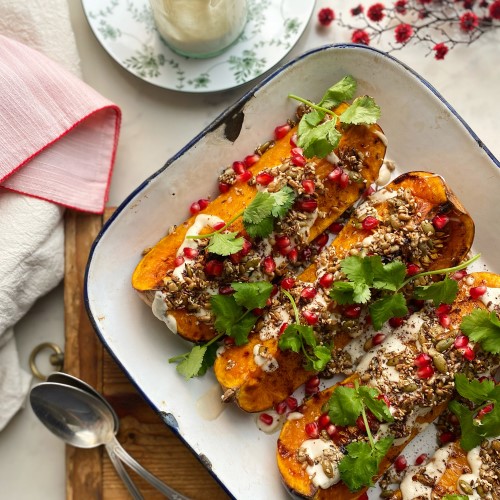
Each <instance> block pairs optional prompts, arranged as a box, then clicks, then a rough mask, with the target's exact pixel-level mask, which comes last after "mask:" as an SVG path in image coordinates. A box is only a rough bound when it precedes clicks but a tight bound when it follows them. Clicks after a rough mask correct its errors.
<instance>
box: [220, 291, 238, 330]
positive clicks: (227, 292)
mask: <svg viewBox="0 0 500 500" xmlns="http://www.w3.org/2000/svg"><path fill="white" fill-rule="evenodd" d="M234 292H235V290H234V288H233V287H232V286H231V285H221V286H220V287H219V294H220V295H232V294H233V293H234ZM230 338H231V337H230Z"/></svg>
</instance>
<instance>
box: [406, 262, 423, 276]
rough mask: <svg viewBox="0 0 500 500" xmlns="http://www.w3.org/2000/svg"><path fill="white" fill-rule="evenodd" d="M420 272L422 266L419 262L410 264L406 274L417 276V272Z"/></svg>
mask: <svg viewBox="0 0 500 500" xmlns="http://www.w3.org/2000/svg"><path fill="white" fill-rule="evenodd" d="M419 272H420V267H418V266H417V264H408V265H407V266H406V274H407V275H408V276H415V274H418V273H419Z"/></svg>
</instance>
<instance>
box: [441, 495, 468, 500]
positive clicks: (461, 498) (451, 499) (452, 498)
mask: <svg viewBox="0 0 500 500" xmlns="http://www.w3.org/2000/svg"><path fill="white" fill-rule="evenodd" d="M443 500H469V496H468V495H445V496H444V497H443Z"/></svg>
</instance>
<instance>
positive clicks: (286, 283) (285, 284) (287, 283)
mask: <svg viewBox="0 0 500 500" xmlns="http://www.w3.org/2000/svg"><path fill="white" fill-rule="evenodd" d="M294 285H295V280H294V279H293V278H283V279H282V280H281V288H284V289H285V290H291V289H292V288H293V286H294Z"/></svg>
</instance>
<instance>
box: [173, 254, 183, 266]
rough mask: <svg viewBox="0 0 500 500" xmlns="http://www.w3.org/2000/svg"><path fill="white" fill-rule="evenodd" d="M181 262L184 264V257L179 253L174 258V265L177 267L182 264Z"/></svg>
mask: <svg viewBox="0 0 500 500" xmlns="http://www.w3.org/2000/svg"><path fill="white" fill-rule="evenodd" d="M182 264H184V257H183V256H182V255H179V256H177V257H176V258H175V259H174V266H175V267H179V266H182Z"/></svg>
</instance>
